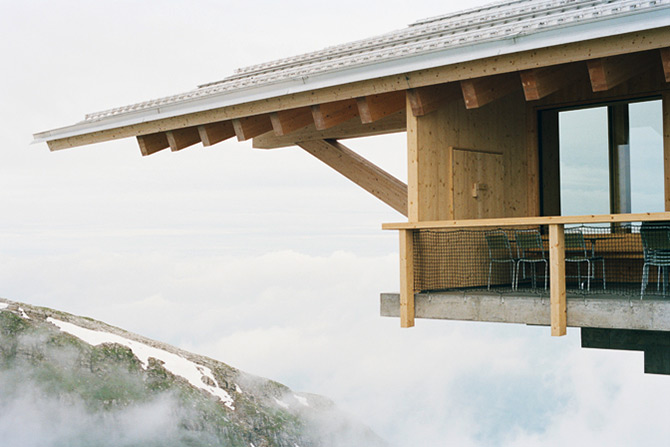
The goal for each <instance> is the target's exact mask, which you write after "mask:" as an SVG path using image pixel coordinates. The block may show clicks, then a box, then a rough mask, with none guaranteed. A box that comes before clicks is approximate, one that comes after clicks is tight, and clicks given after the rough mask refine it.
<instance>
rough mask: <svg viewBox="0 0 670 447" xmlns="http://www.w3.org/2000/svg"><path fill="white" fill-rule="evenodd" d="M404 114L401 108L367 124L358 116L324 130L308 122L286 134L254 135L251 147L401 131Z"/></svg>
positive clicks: (404, 121)
mask: <svg viewBox="0 0 670 447" xmlns="http://www.w3.org/2000/svg"><path fill="white" fill-rule="evenodd" d="M405 116H406V115H405V110H404V109H403V110H400V111H398V112H396V113H394V114H393V115H389V116H387V117H385V118H382V119H380V120H378V121H375V122H374V123H369V124H362V123H361V120H360V119H358V117H354V118H351V119H350V120H349V121H345V122H343V123H341V124H338V125H337V126H334V127H330V128H328V129H325V130H319V129H317V128H316V126H315V125H314V124H310V125H309V126H306V127H303V128H302V129H299V130H297V131H295V132H292V133H290V134H288V135H282V136H279V135H276V134H274V133H273V132H270V133H266V134H263V135H259V136H258V137H255V138H254V142H253V147H255V148H257V149H275V148H279V147H288V146H294V145H295V144H296V143H297V142H300V141H311V140H325V139H345V138H357V137H369V136H372V135H382V134H389V133H394V132H403V131H405V129H406V128H407V122H406V118H405Z"/></svg>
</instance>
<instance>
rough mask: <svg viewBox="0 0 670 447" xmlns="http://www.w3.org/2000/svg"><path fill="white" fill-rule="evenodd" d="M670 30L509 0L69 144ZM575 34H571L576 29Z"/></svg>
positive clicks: (153, 104) (566, 6)
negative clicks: (150, 124) (231, 109)
mask: <svg viewBox="0 0 670 447" xmlns="http://www.w3.org/2000/svg"><path fill="white" fill-rule="evenodd" d="M668 25H670V0H646V1H641V0H505V1H499V2H495V3H491V4H490V5H487V6H484V7H479V8H472V9H467V10H464V11H460V12H456V13H451V14H447V15H443V16H437V17H432V18H428V19H425V20H421V21H417V22H415V23H412V24H411V25H409V26H408V27H406V28H404V29H401V30H397V31H393V32H389V33H386V34H382V35H379V36H376V37H371V38H368V39H363V40H358V41H354V42H350V43H345V44H342V45H336V46H332V47H328V48H325V49H323V50H320V51H315V52H311V53H306V54H302V55H298V56H294V57H289V58H285V59H278V60H275V61H271V62H267V63H263V64H259V65H253V66H250V67H246V68H241V69H238V70H236V71H235V73H234V74H233V75H231V76H229V77H227V78H224V79H222V80H219V81H216V82H211V83H207V84H203V85H200V86H198V87H197V88H196V89H194V90H192V91H189V92H185V93H180V94H177V95H171V96H167V97H163V98H159V99H154V100H150V101H144V102H140V103H136V104H131V105H128V106H123V107H117V108H113V109H109V110H104V111H101V112H96V113H91V114H88V115H86V117H85V119H84V121H82V122H80V123H79V124H75V125H73V126H69V127H66V128H61V129H55V130H53V131H47V132H43V133H40V134H36V135H35V137H36V141H45V140H51V139H56V138H65V137H68V136H73V135H77V134H81V133H85V132H87V131H98V130H104V129H108V128H115V127H119V126H122V125H130V124H135V123H139V122H144V121H151V120H156V119H161V118H167V117H171V116H178V115H182V114H188V113H193V112H198V111H203V110H211V109H215V108H219V107H225V106H229V105H234V104H241V103H245V102H251V101H255V100H260V99H266V98H271V97H276V96H282V95H286V94H291V93H296V92H301V91H309V90H315V89H319V88H324V87H329V86H335V85H344V84H347V83H350V82H356V81H361V80H367V79H375V78H379V77H382V76H389V75H397V74H401V73H408V72H411V71H416V70H422V69H427V68H433V67H438V66H444V65H449V64H454V63H461V62H466V61H471V60H475V59H480V58H484V57H490V56H496V55H500V54H510V53H515V52H519V51H525V50H529V49H537V48H542V47H547V46H553V45H561V44H565V43H571V42H578V41H583V40H588V39H595V38H601V37H608V36H611V35H616V34H624V33H630V32H636V31H640V30H646V29H653V28H658V27H664V26H668ZM568 29H569V31H568Z"/></svg>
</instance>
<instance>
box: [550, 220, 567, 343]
mask: <svg viewBox="0 0 670 447" xmlns="http://www.w3.org/2000/svg"><path fill="white" fill-rule="evenodd" d="M549 271H550V274H549V279H550V283H549V286H550V289H551V290H550V298H549V300H550V307H551V335H552V336H554V337H560V336H562V335H565V334H566V333H567V329H566V328H567V327H568V305H567V301H566V297H565V233H564V229H563V225H560V224H559V225H549Z"/></svg>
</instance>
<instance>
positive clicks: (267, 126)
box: [233, 115, 272, 141]
mask: <svg viewBox="0 0 670 447" xmlns="http://www.w3.org/2000/svg"><path fill="white" fill-rule="evenodd" d="M233 128H235V134H236V135H237V139H238V140H239V141H246V140H248V139H250V138H254V137H257V136H258V135H262V134H264V133H266V132H270V131H271V130H272V122H271V121H270V115H256V116H249V117H245V118H238V119H234V120H233Z"/></svg>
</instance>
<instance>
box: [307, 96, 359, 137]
mask: <svg viewBox="0 0 670 447" xmlns="http://www.w3.org/2000/svg"><path fill="white" fill-rule="evenodd" d="M312 116H313V118H314V124H315V125H316V128H317V129H318V130H325V129H328V128H331V127H333V126H337V125H338V124H340V123H343V122H345V121H349V120H350V119H352V118H355V117H357V116H358V104H357V103H356V100H355V99H346V100H344V101H336V102H327V103H324V104H317V105H314V106H312Z"/></svg>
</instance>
